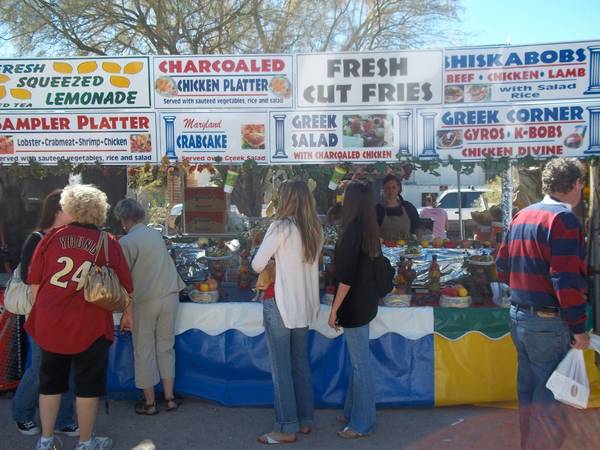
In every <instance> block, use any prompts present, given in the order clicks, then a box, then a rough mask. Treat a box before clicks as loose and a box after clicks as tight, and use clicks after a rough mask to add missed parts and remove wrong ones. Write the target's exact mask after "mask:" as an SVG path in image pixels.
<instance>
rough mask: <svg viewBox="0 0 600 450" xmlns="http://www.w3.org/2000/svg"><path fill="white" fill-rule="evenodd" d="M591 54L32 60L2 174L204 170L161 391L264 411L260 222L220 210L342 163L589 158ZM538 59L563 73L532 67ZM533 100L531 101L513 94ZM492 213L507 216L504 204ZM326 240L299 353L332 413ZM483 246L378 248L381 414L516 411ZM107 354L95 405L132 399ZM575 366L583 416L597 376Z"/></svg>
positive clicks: (594, 113) (550, 50)
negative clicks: (318, 296)
mask: <svg viewBox="0 0 600 450" xmlns="http://www.w3.org/2000/svg"><path fill="white" fill-rule="evenodd" d="M597 44H598V43H595V42H588V43H564V44H544V45H538V46H522V47H509V48H505V47H498V48H495V47H485V48H461V49H443V50H431V51H429V50H423V51H395V52H383V51H382V52H370V53H368V54H363V53H341V54H298V55H236V56H228V55H199V56H180V55H177V56H153V57H131V58H122V59H121V58H112V59H111V58H72V59H68V60H59V59H58V58H55V59H46V60H34V61H33V66H32V67H34V68H36V70H35V71H34V72H33V73H32V74H30V75H27V79H28V80H38V81H37V82H34V81H29V82H28V83H27V86H28V88H27V92H28V93H26V92H21V91H16V90H15V89H19V88H18V87H17V86H16V83H17V82H18V79H17V78H16V77H8V79H7V80H4V81H2V83H4V84H5V85H6V87H7V89H8V90H6V92H8V93H9V94H10V95H13V96H14V95H19V96H20V97H22V98H23V99H25V97H27V96H29V98H28V99H25V100H27V102H25V103H26V104H27V105H28V106H21V103H20V102H16V101H13V100H12V99H11V100H10V101H8V99H7V103H6V105H8V106H1V105H0V120H1V121H2V126H1V127H0V135H2V136H3V137H4V138H5V139H4V141H3V146H2V150H1V151H0V162H2V163H10V164H15V163H16V164H17V165H18V164H27V163H28V162H29V161H30V158H34V159H35V161H36V162H37V163H40V164H53V163H56V161H57V160H60V159H61V158H71V160H73V161H98V162H99V164H105V165H111V164H125V165H132V166H135V165H139V164H147V168H149V170H146V168H145V169H144V171H145V172H147V173H148V174H153V173H154V172H155V171H156V170H155V168H156V167H159V166H160V167H163V168H165V171H166V172H167V173H168V174H170V173H175V172H179V173H186V172H188V173H189V172H199V171H200V170H199V168H200V167H202V170H204V169H205V168H210V169H211V170H212V171H213V175H214V178H215V179H214V180H211V183H210V185H211V186H194V185H192V184H190V183H188V184H183V185H182V186H180V188H181V195H182V197H181V200H182V201H183V203H184V208H183V213H182V222H183V225H182V226H183V231H184V233H183V235H182V236H180V237H179V238H178V239H172V240H171V241H172V242H171V243H170V246H171V250H172V254H173V257H174V259H175V263H176V265H177V267H178V269H179V270H180V273H181V274H182V276H183V277H184V279H185V281H186V282H187V283H188V288H187V290H186V293H185V295H184V296H183V300H184V301H183V302H182V303H181V305H180V309H179V314H178V319H177V324H176V333H177V336H176V344H175V348H176V353H177V368H176V369H177V377H176V386H175V387H176V390H177V391H179V392H180V393H181V394H186V395H194V396H200V397H203V398H208V399H211V400H214V401H218V402H220V403H223V404H226V405H268V404H270V403H271V402H272V385H271V377H270V368H269V361H268V357H267V355H268V352H267V349H266V342H265V339H264V331H263V328H262V314H261V305H260V303H258V302H255V301H252V300H253V298H254V296H255V295H254V292H252V290H251V289H250V288H251V287H252V282H253V280H254V277H253V276H252V275H251V274H249V269H248V266H249V258H250V250H251V245H248V244H247V243H248V242H250V243H251V242H252V240H253V236H252V233H253V231H252V230H257V229H258V230H261V229H262V230H264V229H265V225H266V224H267V222H266V221H264V220H259V221H254V220H253V219H250V218H239V217H236V220H235V221H234V220H233V217H234V215H233V214H234V213H233V212H232V204H233V203H235V207H236V208H237V209H238V212H242V211H241V209H242V207H243V206H244V205H243V204H242V203H241V199H242V198H244V195H246V194H250V193H258V194H260V195H258V196H256V195H255V199H254V200H255V202H254V203H255V206H256V204H258V208H255V207H254V208H248V211H250V212H252V214H248V215H249V216H250V215H253V216H260V215H263V214H261V213H262V209H263V208H262V207H263V199H264V197H263V194H264V186H263V189H262V190H261V189H256V184H261V183H262V184H268V185H270V186H271V189H273V190H274V188H275V187H276V185H277V179H281V178H282V177H280V175H282V174H285V173H286V172H290V173H296V174H297V173H298V170H299V168H301V167H304V166H322V167H323V168H324V169H326V170H327V171H328V175H327V176H326V177H324V178H325V179H316V181H315V184H316V187H315V189H316V191H315V192H317V191H319V190H321V191H322V190H323V189H325V190H326V189H327V185H328V181H329V180H330V178H334V180H335V177H334V176H331V175H332V174H335V173H336V172H338V173H339V172H340V170H336V168H339V167H345V168H352V167H354V168H357V167H361V168H362V167H363V166H367V167H371V168H373V167H377V169H376V170H375V169H374V170H371V171H370V173H371V175H373V176H377V175H378V174H379V175H381V174H384V173H386V172H387V171H395V170H397V167H398V165H402V164H403V165H410V166H412V167H420V168H421V169H423V170H431V171H435V167H436V165H437V166H439V165H440V164H450V165H452V167H455V168H456V169H457V173H458V174H460V173H461V171H462V170H463V168H468V167H472V166H473V165H475V164H479V165H482V166H483V167H485V168H489V167H490V165H494V164H500V165H501V164H504V165H505V166H506V169H508V168H509V167H510V164H512V162H514V161H524V160H526V159H527V158H542V159H543V158H550V157H553V156H557V155H562V156H574V157H579V158H593V157H594V155H597V154H599V153H600V101H599V100H598V95H599V94H598V90H599V86H598V85H600V79H599V78H598V77H599V76H600V74H598V73H596V71H597V70H598V65H597V64H596V63H597V61H596V60H597V59H598V57H599V54H598V52H597V48H598V46H597ZM494 55H500V56H498V57H491V58H490V57H488V56H494ZM535 55H538V57H537V59H535V58H534V56H535ZM539 55H544V57H543V58H542V59H540V57H539ZM569 55H571V56H569ZM573 55H578V57H577V61H575V60H574V59H573V58H571V59H569V58H570V57H572V56H573ZM552 58H554V60H553V61H551V62H556V61H558V59H560V61H558V62H556V63H557V64H560V65H561V67H562V69H561V70H564V72H559V71H552V70H553V69H552V70H547V69H545V64H550V62H548V61H550V60H551V59H552ZM523 61H529V63H528V64H527V67H526V68H523V67H521V65H522V64H523ZM4 62H5V63H6V64H12V65H15V66H16V65H17V64H21V63H22V61H18V60H11V61H4ZM569 64H571V65H572V66H573V67H571V68H570V69H569V70H575V72H574V73H576V74H577V73H579V72H577V70H579V69H584V72H583V75H580V76H579V75H578V76H577V79H576V81H573V82H571V79H570V78H569V77H570V76H571V75H568V74H567V72H566V69H567V66H568V65H569ZM487 65H489V67H488V66H487ZM537 65H539V66H540V67H536V66H537ZM524 70H526V71H529V72H532V71H536V70H537V71H538V75H537V76H538V77H542V78H544V79H545V80H546V81H548V82H549V80H550V79H552V82H553V83H555V84H557V85H558V84H561V85H563V86H565V87H564V88H560V89H559V88H556V89H543V90H537V87H536V86H538V85H537V84H534V83H530V82H529V78H527V79H523V82H522V83H521V84H520V85H519V86H520V89H513V87H514V86H515V85H516V84H515V83H514V82H510V83H508V82H507V81H508V80H510V79H512V78H511V77H513V75H511V74H514V73H521V72H523V71H524ZM542 71H544V73H543V74H542ZM529 72H528V73H529ZM75 73H77V76H79V77H81V78H82V79H85V80H89V81H87V83H88V84H87V85H86V86H85V88H74V87H73V85H69V86H71V87H70V88H68V89H64V88H63V87H61V86H64V83H63V84H62V85H61V86H57V87H56V88H55V87H53V86H51V87H44V86H47V85H48V83H46V82H42V81H43V80H46V79H50V78H52V77H58V78H60V79H72V77H73V75H74V74H75ZM489 74H492V75H493V76H492V78H489V76H490V75H489ZM550 74H552V76H550ZM569 74H571V72H569ZM509 75H510V77H509ZM494 77H495V78H494ZM519 79H522V78H519ZM505 81H506V83H505ZM518 84H519V83H517V85H518ZM40 86H41V87H40ZM545 86H552V85H551V84H548V85H545ZM534 87H535V89H536V92H535V93H536V94H537V95H535V96H531V97H524V96H521V94H522V93H523V92H525V93H527V91H528V90H531V89H533V88H534ZM65 91H68V92H65ZM9 94H7V95H9ZM530 100H535V101H536V103H529V102H528V101H530ZM567 100H568V101H567ZM39 110H43V111H42V112H39ZM65 110H66V111H67V112H64V111H65ZM75 110H76V111H75ZM45 135H49V136H50V137H46V136H45ZM67 136H68V137H67ZM360 170H363V169H360ZM366 171H367V172H369V170H366ZM342 172H343V171H342ZM305 178H308V177H305ZM505 178H509V177H505ZM313 179H314V177H313ZM265 180H266V181H265ZM334 180H332V181H334ZM333 184H334V185H335V184H336V183H333ZM226 191H231V193H230V194H228V195H225V194H224V192H226ZM505 194H506V196H507V197H508V196H509V195H510V194H509V193H508V189H505ZM592 194H593V195H597V193H596V192H595V190H591V193H590V195H592ZM246 197H247V195H246ZM332 197H333V193H332V195H330V200H331V199H332ZM257 198H258V200H257ZM232 199H234V200H235V201H234V202H232V201H231V200H232ZM264 203H265V205H264V206H267V205H266V203H267V202H264ZM246 206H247V205H246ZM327 206H329V205H327ZM257 209H258V210H257ZM266 210H268V207H267V208H266ZM502 210H503V212H504V220H507V217H508V216H510V212H511V208H510V206H509V205H508V204H503V205H502ZM256 212H257V213H258V214H256ZM265 212H266V211H265ZM323 212H324V211H323ZM236 214H237V213H236ZM234 222H235V224H234ZM495 222H497V220H495ZM234 225H235V226H234ZM496 226H497V227H498V225H497V224H496ZM326 236H327V237H328V242H327V243H326V244H327V246H329V248H328V249H327V248H326V252H325V254H324V257H323V264H322V272H323V276H322V279H323V284H322V286H321V288H322V294H323V305H322V306H321V311H320V314H319V319H318V321H317V323H315V324H314V325H313V330H312V331H311V333H310V338H309V346H310V349H309V355H310V362H311V367H312V372H313V383H314V390H315V399H316V402H317V404H319V405H324V406H337V405H340V404H341V401H342V398H343V395H344V392H345V388H346V386H347V382H348V375H349V362H348V360H347V357H346V356H345V355H346V353H347V352H345V349H344V345H345V344H344V341H343V339H342V338H341V337H340V335H339V334H338V333H335V332H334V331H332V330H331V329H329V327H327V324H326V318H327V316H328V309H329V306H328V305H327V301H328V300H330V296H328V293H330V292H328V285H329V282H328V271H330V270H331V269H330V265H331V263H332V261H331V245H333V244H334V243H335V233H334V232H331V231H330V230H328V232H327V233H326ZM178 241H181V242H178ZM494 243H495V242H493V239H492V242H489V243H488V244H486V243H485V242H482V240H464V241H461V242H453V241H447V242H444V241H439V240H438V241H432V242H427V243H425V242H388V243H386V242H384V243H383V251H384V253H385V255H386V256H387V257H388V258H389V259H390V260H391V261H392V264H393V265H394V266H395V267H397V269H398V270H397V279H396V284H397V287H396V289H395V291H394V292H392V293H391V294H390V295H388V296H386V298H384V299H382V304H381V306H380V308H379V313H378V315H377V317H376V319H375V320H374V321H373V322H372V324H371V335H370V337H371V349H372V351H373V355H374V360H375V362H374V364H375V365H376V367H375V373H376V380H375V384H376V389H377V401H378V403H379V404H381V405H390V406H392V405H393V406H406V405H428V406H432V405H451V404H464V403H491V402H510V401H514V400H515V399H516V354H515V350H514V348H513V346H512V343H511V340H510V336H509V330H508V310H507V308H506V307H507V304H508V303H507V299H508V293H507V291H506V289H505V288H504V287H503V286H501V285H499V284H498V283H497V281H496V280H495V278H494V277H495V275H494V265H493V258H494V255H493V253H494V248H493V245H494ZM434 256H435V258H434ZM593 301H595V302H597V299H595V298H594V299H593ZM590 316H591V314H590ZM590 326H591V325H590ZM110 358H111V359H110V374H109V388H110V390H111V392H113V394H115V395H116V393H122V392H131V391H133V389H134V385H133V365H132V351H131V338H130V336H129V335H127V334H120V333H117V332H116V341H115V345H114V346H113V348H112V350H111V356H110ZM587 358H588V364H589V375H590V381H591V382H592V392H593V397H592V401H591V404H593V405H597V404H598V403H596V402H597V401H598V400H599V399H598V393H599V392H600V390H599V389H600V382H599V380H598V370H597V369H596V368H595V366H594V362H593V355H592V354H591V353H588V355H587Z"/></svg>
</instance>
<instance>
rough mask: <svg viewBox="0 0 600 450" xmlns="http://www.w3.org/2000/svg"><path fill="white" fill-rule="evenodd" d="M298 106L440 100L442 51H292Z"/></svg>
mask: <svg viewBox="0 0 600 450" xmlns="http://www.w3.org/2000/svg"><path fill="white" fill-rule="evenodd" d="M297 58H298V69H297V72H298V82H297V93H296V97H297V102H298V107H299V108H315V107H316V108H319V107H321V108H322V107H324V106H333V107H340V106H341V107H344V106H363V107H364V106H390V105H405V104H431V105H434V104H440V103H441V101H442V52H441V50H431V51H397V52H369V53H321V54H318V53H317V54H314V53H313V54H301V55H298V57H297Z"/></svg>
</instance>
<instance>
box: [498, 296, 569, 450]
mask: <svg viewBox="0 0 600 450" xmlns="http://www.w3.org/2000/svg"><path fill="white" fill-rule="evenodd" d="M540 314H543V313H536V312H530V311H526V310H523V309H518V308H517V307H515V306H512V307H511V308H510V318H511V335H512V340H513V342H514V344H515V347H516V348H517V355H518V362H519V368H518V373H517V392H518V394H519V423H520V428H521V448H522V449H543V450H552V449H559V448H560V447H561V445H562V443H563V441H564V439H565V435H566V434H565V427H566V418H565V416H564V411H563V406H562V405H561V404H560V403H559V402H557V401H556V400H554V395H553V394H552V392H551V391H550V390H549V389H547V388H546V382H547V381H548V378H550V375H551V374H552V372H553V371H554V369H556V366H558V364H559V363H560V362H561V360H562V359H563V358H564V357H565V355H566V354H567V352H568V351H569V347H570V342H571V334H570V332H569V328H568V327H567V325H566V324H565V323H564V322H563V321H562V319H561V318H560V316H559V315H557V316H552V317H543V316H540Z"/></svg>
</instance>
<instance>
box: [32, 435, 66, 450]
mask: <svg viewBox="0 0 600 450" xmlns="http://www.w3.org/2000/svg"><path fill="white" fill-rule="evenodd" d="M62 448H63V443H62V441H61V440H60V439H59V438H57V437H56V436H54V438H52V440H51V441H50V442H47V443H45V444H42V438H39V439H38V441H37V444H36V445H35V450H61V449H62Z"/></svg>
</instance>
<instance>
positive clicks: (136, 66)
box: [123, 61, 144, 75]
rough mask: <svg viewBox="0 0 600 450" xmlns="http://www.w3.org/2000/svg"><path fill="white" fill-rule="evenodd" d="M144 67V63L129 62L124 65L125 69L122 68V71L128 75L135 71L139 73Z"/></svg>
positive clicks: (133, 73)
mask: <svg viewBox="0 0 600 450" xmlns="http://www.w3.org/2000/svg"><path fill="white" fill-rule="evenodd" d="M143 68H144V63H141V62H137V61H136V62H130V63H129V64H126V65H125V69H123V73H126V74H128V75H135V74H136V73H139V72H140V71H141V70H142V69H143Z"/></svg>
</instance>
